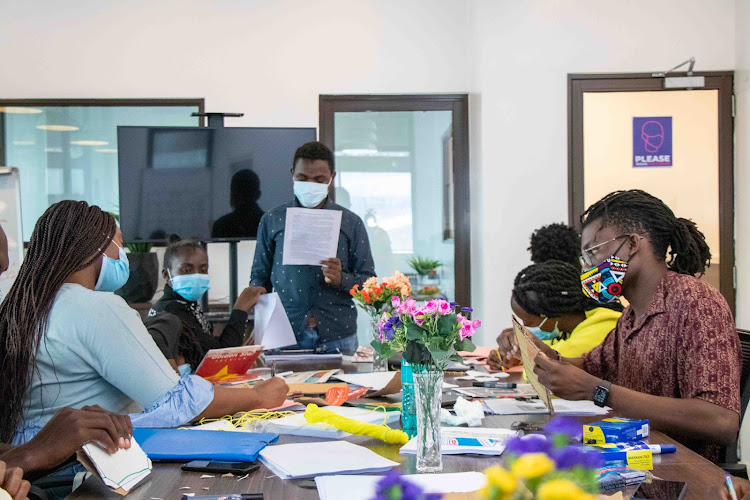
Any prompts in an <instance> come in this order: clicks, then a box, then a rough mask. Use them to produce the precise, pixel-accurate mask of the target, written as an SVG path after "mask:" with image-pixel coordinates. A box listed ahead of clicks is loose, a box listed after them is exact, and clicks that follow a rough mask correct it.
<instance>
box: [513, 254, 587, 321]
mask: <svg viewBox="0 0 750 500" xmlns="http://www.w3.org/2000/svg"><path fill="white" fill-rule="evenodd" d="M580 276H581V272H580V270H579V269H578V268H576V267H575V266H573V265H571V264H568V263H567V262H562V261H559V260H550V261H547V262H542V263H540V264H532V265H530V266H528V267H527V268H525V269H524V270H522V271H521V272H520V273H518V275H517V276H516V280H515V281H514V282H513V299H514V300H515V301H516V303H517V304H518V305H519V306H521V309H523V310H524V311H526V312H527V313H529V314H533V315H535V316H544V317H549V318H557V317H560V316H563V315H565V314H576V313H585V312H586V311H590V310H591V309H595V308H597V307H601V305H600V304H599V303H597V302H596V301H594V300H592V299H590V298H589V297H587V296H586V295H585V294H584V293H583V292H582V291H581V279H580Z"/></svg>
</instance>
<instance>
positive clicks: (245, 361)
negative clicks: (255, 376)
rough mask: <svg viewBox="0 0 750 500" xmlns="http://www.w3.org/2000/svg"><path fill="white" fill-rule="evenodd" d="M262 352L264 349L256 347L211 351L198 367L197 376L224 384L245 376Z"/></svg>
mask: <svg viewBox="0 0 750 500" xmlns="http://www.w3.org/2000/svg"><path fill="white" fill-rule="evenodd" d="M262 352H263V347H262V346H255V345H253V346H241V347H228V348H226V349H211V350H209V351H208V352H207V353H206V356H205V357H204V358H203V361H201V364H200V365H198V368H197V369H196V370H195V374H196V375H198V376H201V377H203V378H205V379H207V380H209V381H210V382H214V383H217V382H222V381H223V380H224V379H231V378H232V376H234V375H238V374H245V373H246V372H247V371H248V370H249V369H250V368H252V367H253V363H255V360H257V359H258V357H259V356H260V354H261V353H262Z"/></svg>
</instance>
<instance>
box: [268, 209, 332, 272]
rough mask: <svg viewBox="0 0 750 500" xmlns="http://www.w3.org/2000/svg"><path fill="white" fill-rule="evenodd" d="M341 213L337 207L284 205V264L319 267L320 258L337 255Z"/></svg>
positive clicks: (324, 258)
mask: <svg viewBox="0 0 750 500" xmlns="http://www.w3.org/2000/svg"><path fill="white" fill-rule="evenodd" d="M341 214H342V212H341V211H340V210H316V209H313V208H287V209H286V224H285V226H284V259H283V261H282V263H283V265H285V266H321V264H320V262H321V261H323V260H326V259H331V258H333V257H336V251H337V250H338V246H339V233H340V232H341Z"/></svg>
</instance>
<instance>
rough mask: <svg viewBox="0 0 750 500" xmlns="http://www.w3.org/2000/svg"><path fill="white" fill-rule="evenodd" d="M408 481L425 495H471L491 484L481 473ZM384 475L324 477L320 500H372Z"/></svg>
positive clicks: (412, 477) (420, 476) (318, 481)
mask: <svg viewBox="0 0 750 500" xmlns="http://www.w3.org/2000/svg"><path fill="white" fill-rule="evenodd" d="M405 478H406V479H408V480H409V481H411V482H413V483H415V484H416V485H417V486H419V487H420V488H422V489H423V490H424V492H425V493H442V494H447V493H469V492H472V491H477V490H479V489H481V488H484V486H485V485H486V484H487V480H486V479H485V476H484V474H482V473H481V472H458V473H454V474H412V475H408V476H405ZM381 479H383V476H322V477H316V478H315V484H316V485H317V487H318V495H320V500H370V499H371V498H374V497H375V488H376V486H377V483H378V481H380V480H381Z"/></svg>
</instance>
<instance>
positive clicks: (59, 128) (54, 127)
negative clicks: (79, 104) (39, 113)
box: [36, 125, 78, 132]
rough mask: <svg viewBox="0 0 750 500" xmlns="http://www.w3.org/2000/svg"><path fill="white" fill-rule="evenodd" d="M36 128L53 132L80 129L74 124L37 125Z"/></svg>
mask: <svg viewBox="0 0 750 500" xmlns="http://www.w3.org/2000/svg"><path fill="white" fill-rule="evenodd" d="M36 128H38V129H39V130H50V131H52V132H72V131H74V130H78V127H74V126H73V125H37V126H36Z"/></svg>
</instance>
